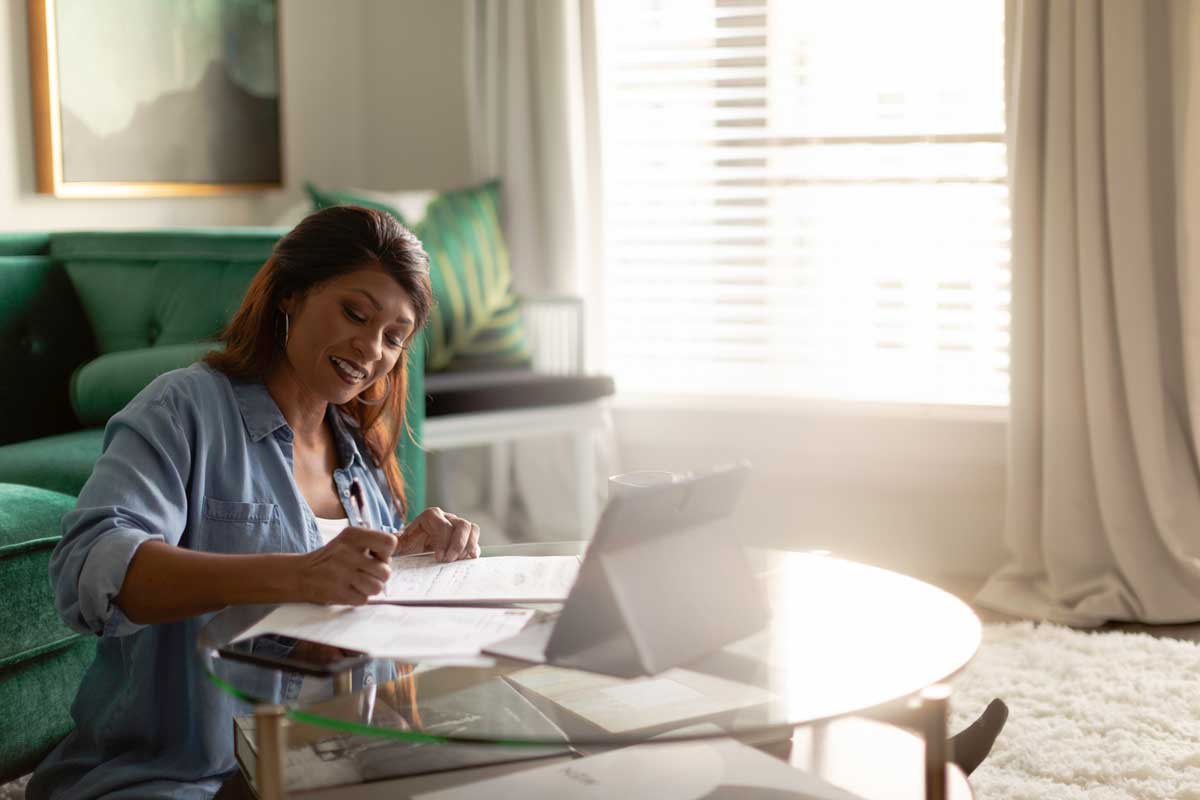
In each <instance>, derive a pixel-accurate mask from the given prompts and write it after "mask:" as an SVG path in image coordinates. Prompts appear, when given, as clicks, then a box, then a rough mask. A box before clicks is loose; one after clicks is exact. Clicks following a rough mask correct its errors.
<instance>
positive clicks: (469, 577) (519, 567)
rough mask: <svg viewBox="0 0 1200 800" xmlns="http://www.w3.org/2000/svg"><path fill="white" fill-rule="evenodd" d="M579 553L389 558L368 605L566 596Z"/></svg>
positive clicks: (535, 599) (552, 599)
mask: <svg viewBox="0 0 1200 800" xmlns="http://www.w3.org/2000/svg"><path fill="white" fill-rule="evenodd" d="M579 563H580V562H579V556H498V557H495V558H476V559H465V560H463V561H451V562H449V563H442V562H440V561H437V560H436V559H435V558H434V557H433V556H430V555H425V556H408V557H404V558H396V559H392V577H391V578H390V579H389V580H388V583H387V587H386V588H385V589H384V591H383V592H382V593H381V594H379V595H377V596H375V597H372V598H371V602H372V603H409V604H422V603H424V604H437V605H472V604H475V605H478V604H492V603H555V602H561V601H563V600H566V599H567V594H569V593H570V591H571V586H573V585H574V583H575V578H576V577H577V576H578V575H579Z"/></svg>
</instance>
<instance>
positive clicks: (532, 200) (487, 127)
mask: <svg viewBox="0 0 1200 800" xmlns="http://www.w3.org/2000/svg"><path fill="white" fill-rule="evenodd" d="M465 2H466V3H467V41H466V48H465V53H466V59H467V63H466V75H467V113H468V116H467V119H468V122H469V125H470V131H469V136H468V140H469V142H470V146H471V159H472V169H473V171H474V172H475V175H476V177H477V178H479V179H486V178H492V177H500V178H501V179H503V182H504V207H505V220H504V222H505V233H506V234H507V236H508V243H509V248H510V250H511V259H512V265H513V273H514V280H515V282H516V285H517V288H518V290H520V291H524V292H538V291H552V292H569V293H572V294H578V293H580V292H583V291H586V290H588V289H589V288H590V280H591V277H592V274H593V273H594V269H595V267H594V263H593V258H594V257H595V256H596V255H597V247H598V244H599V236H598V230H599V221H598V213H599V202H598V189H599V183H598V173H599V170H598V164H599V156H598V143H597V141H596V136H595V132H596V131H597V127H596V116H597V102H598V101H597V90H596V71H595V25H594V19H595V18H594V15H593V10H594V9H593V7H592V2H591V0H465Z"/></svg>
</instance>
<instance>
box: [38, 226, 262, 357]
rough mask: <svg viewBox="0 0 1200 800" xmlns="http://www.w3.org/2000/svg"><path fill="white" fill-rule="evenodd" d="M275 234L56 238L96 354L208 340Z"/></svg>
mask: <svg viewBox="0 0 1200 800" xmlns="http://www.w3.org/2000/svg"><path fill="white" fill-rule="evenodd" d="M282 233H283V232H282V231H277V230H274V229H267V228H259V229H255V228H242V229H238V230H236V231H229V230H220V231H212V232H211V233H206V232H203V231H187V232H181V231H171V230H163V231H146V232H139V233H130V234H124V235H113V234H111V233H110V234H103V233H62V234H55V235H54V237H53V238H52V241H51V246H50V255H51V258H53V259H54V260H55V261H59V262H61V263H62V264H63V265H64V266H65V268H66V270H67V274H68V275H69V276H70V278H71V283H72V285H73V286H74V287H75V291H76V293H77V294H78V295H79V301H80V303H81V305H82V307H83V310H84V313H85V314H86V315H87V318H88V321H89V322H90V323H91V327H92V330H93V332H94V335H95V339H96V348H97V350H98V351H99V352H100V353H101V354H105V353H114V352H119V351H122V350H138V349H141V348H145V347H153V346H165V345H175V344H185V343H188V342H195V341H198V340H202V339H213V338H214V337H215V336H216V335H217V333H218V332H219V331H220V330H221V328H222V327H223V326H224V325H225V323H226V322H228V320H229V318H230V317H231V316H232V315H233V312H234V311H236V310H237V307H238V304H239V303H240V302H241V298H242V295H244V294H245V292H246V287H247V286H249V284H250V281H251V279H252V278H253V277H254V274H255V273H256V272H257V271H258V269H259V267H261V266H262V265H263V262H265V261H266V260H267V258H269V257H270V255H271V248H272V247H274V245H275V242H276V240H277V239H278V238H279V236H280V235H281V234H282Z"/></svg>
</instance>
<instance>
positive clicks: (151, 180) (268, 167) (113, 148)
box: [27, 0, 283, 198]
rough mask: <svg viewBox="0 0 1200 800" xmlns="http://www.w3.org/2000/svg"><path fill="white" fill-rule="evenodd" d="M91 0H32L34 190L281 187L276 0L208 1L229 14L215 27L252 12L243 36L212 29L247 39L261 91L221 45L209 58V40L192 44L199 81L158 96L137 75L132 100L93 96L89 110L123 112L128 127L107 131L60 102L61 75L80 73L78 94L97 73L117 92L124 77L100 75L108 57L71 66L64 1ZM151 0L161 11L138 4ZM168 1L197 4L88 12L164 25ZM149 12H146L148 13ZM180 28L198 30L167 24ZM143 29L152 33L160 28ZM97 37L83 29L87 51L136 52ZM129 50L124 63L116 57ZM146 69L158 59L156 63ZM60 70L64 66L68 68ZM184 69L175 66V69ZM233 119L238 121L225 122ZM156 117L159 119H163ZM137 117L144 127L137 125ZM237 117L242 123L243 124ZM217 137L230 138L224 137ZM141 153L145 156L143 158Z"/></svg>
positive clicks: (166, 193)
mask: <svg viewBox="0 0 1200 800" xmlns="http://www.w3.org/2000/svg"><path fill="white" fill-rule="evenodd" d="M92 2H93V0H27V3H28V13H29V61H30V77H31V89H32V101H33V119H34V137H35V147H36V161H37V165H36V166H37V168H36V185H37V191H38V192H40V193H43V194H52V195H54V196H55V197H64V198H97V197H109V198H112V197H180V196H203V195H220V194H228V193H234V192H246V191H258V190H264V189H277V188H280V187H282V186H283V137H282V118H281V102H280V95H281V92H280V91H279V17H278V0H249V2H247V0H238V1H237V2H231V0H212V2H211V3H209V4H207V6H205V7H203V8H205V9H207V10H208V11H210V12H212V13H213V14H215V15H217V16H219V17H221V18H222V19H219V20H217V21H216V23H215V24H218V25H219V24H230V23H229V19H225V17H230V18H232V19H233V22H234V23H237V22H238V21H239V19H240V17H239V16H238V15H241V17H245V16H246V15H247V13H249V14H251V15H252V16H250V18H249V20H250V22H249V24H250V27H251V28H252V29H251V30H250V31H249V33H248V34H247V33H244V32H242V33H243V34H244V35H242V36H241V37H240V38H239V37H238V36H228V35H226V36H216V35H214V36H212V37H210V38H211V39H213V40H214V41H218V42H224V41H234V42H236V43H237V44H238V46H239V47H242V46H243V41H242V40H247V41H251V42H252V43H253V45H254V48H253V49H255V50H256V52H255V56H256V57H255V59H254V61H253V64H251V67H250V68H243V70H242V71H243V73H247V74H249V73H254V74H257V75H259V76H262V77H261V79H260V80H258V81H257V85H255V86H254V87H253V88H254V89H256V90H257V92H255V91H252V90H249V89H247V88H246V87H245V84H246V83H247V82H246V81H245V80H244V79H243V80H242V81H241V82H240V83H239V82H238V80H237V76H236V75H234V70H232V69H231V68H230V66H229V63H228V60H227V59H225V58H223V55H224V54H223V53H221V52H219V51H217V52H216V55H215V56H214V55H213V54H212V53H210V52H209V50H212V48H211V47H209V48H207V49H206V50H205V51H204V52H200V53H193V54H192V58H191V62H192V64H191V65H192V67H193V69H192V74H190V75H188V77H189V78H192V79H195V77H196V76H195V72H196V71H197V70H198V69H199V67H196V66H195V64H196V63H197V62H199V61H201V60H204V59H206V58H207V59H208V60H207V62H205V63H206V64H207V66H206V67H205V68H204V70H203V72H202V76H201V78H200V79H199V80H198V81H197V82H196V83H195V85H193V86H190V87H170V86H168V87H167V89H166V90H163V91H159V92H158V93H157V94H151V95H146V92H147V91H151V92H152V91H153V89H145V88H144V86H143V84H145V83H147V82H146V81H141V82H137V86H139V87H141V88H142V96H141V97H139V98H137V99H136V100H134V99H128V98H122V100H123V102H122V103H120V104H112V103H109V104H108V105H104V104H102V103H100V102H99V101H98V100H97V101H96V103H95V104H94V107H93V108H92V111H93V115H92V116H93V118H96V117H97V115H99V116H103V115H104V114H106V113H109V112H108V108H109V107H110V106H112V105H120V106H121V108H122V110H123V111H124V115H125V116H126V117H128V120H127V126H126V127H125V128H121V129H118V130H116V131H108V132H105V133H104V134H103V135H101V134H96V133H95V132H94V131H92V130H90V129H89V127H88V124H87V122H86V121H81V119H82V118H83V115H82V114H75V113H72V111H71V109H69V108H65V107H64V106H63V97H64V87H63V81H64V79H65V80H67V81H68V82H73V83H71V84H70V86H69V87H68V88H70V89H72V90H73V93H74V95H75V96H77V97H79V96H83V97H85V98H88V99H90V98H89V96H88V93H87V92H86V91H84V89H85V88H86V87H85V84H86V83H87V82H88V81H94V82H96V83H95V86H97V87H104V90H105V91H119V90H120V89H119V88H115V87H120V86H122V85H123V84H122V82H121V81H120V80H119V79H118V77H119V76H116V75H104V74H103V69H102V67H103V66H104V64H103V63H102V64H93V63H92V60H90V59H87V60H86V63H87V70H86V71H84V70H82V69H76V70H74V72H72V71H71V70H70V64H71V61H72V60H71V58H69V57H67V58H64V49H65V48H69V47H72V46H73V45H72V41H70V40H68V41H66V42H64V41H63V40H62V38H61V37H62V36H63V35H64V32H63V27H66V28H67V29H71V27H72V25H73V21H72V20H70V19H68V20H67V22H68V24H67V25H66V26H63V25H61V23H62V22H63V20H62V19H61V18H60V16H59V15H60V13H62V12H63V10H64V7H65V8H66V10H67V13H70V11H71V9H72V8H74V9H77V10H79V9H81V6H80V5H79V4H80V3H92ZM146 3H155V4H157V5H155V6H152V7H151V10H152V12H154V13H152V14H149V15H145V14H137V13H136V11H137V10H138V8H137V7H139V6H143V7H144V6H145V4H146ZM225 6H229V8H228V9H227V8H225ZM173 7H177V8H178V10H179V12H180V13H181V14H182V13H190V14H195V13H198V12H197V11H196V10H195V9H196V4H188V5H184V4H180V3H178V0H105V2H104V3H103V4H102V5H99V6H97V5H95V4H93V5H91V6H89V7H86V8H82V11H83V12H85V13H86V14H87V15H90V18H92V19H89V22H94V18H95V17H96V15H97V14H106V13H107V14H112V15H114V20H116V19H119V20H121V23H122V25H131V24H142V23H143V22H146V24H151V23H152V22H155V21H157V22H158V23H163V22H167V23H169V22H170V19H169V16H167V17H164V14H168V15H169V13H170V12H171V9H172V8H173ZM148 17H149V18H151V19H150V20H149V21H148V22H147V18H148ZM156 17H157V19H154V18H156ZM131 20H135V21H136V22H131ZM75 27H78V25H75ZM180 30H187V31H188V34H187V35H188V36H189V37H190V38H191V39H195V38H196V37H195V36H193V35H192V34H191V30H192V28H183V26H179V25H173V26H171V27H170V31H171V32H172V33H173V34H175V35H176V37H177V38H178V35H179V32H180ZM141 33H142V34H143V35H146V34H147V33H148V34H149V35H151V36H152V35H153V31H149V32H147V31H145V30H143V31H141ZM98 38H100V37H99V36H97V37H83V36H81V37H78V38H77V39H76V40H75V41H82V45H81V46H82V47H84V48H85V49H86V48H87V47H104V48H110V49H109V50H105V51H104V53H105V55H106V56H107V55H108V54H109V53H111V54H112V55H111V56H110V57H108V59H107V62H108V64H110V65H112V64H114V63H116V65H117V66H118V67H120V68H122V69H124V70H125V71H126V72H128V70H129V69H130V68H131V67H130V62H131V60H132V59H134V58H136V57H137V50H136V48H131V47H128V46H126V47H122V46H121V43H119V42H113V41H108V40H106V41H103V43H97V42H95V41H94V40H93V39H98ZM219 46H220V45H218V47H219ZM180 49H182V48H181V47H180V46H176V47H174V49H173V50H172V53H173V54H174V55H175V58H176V60H177V61H178V60H179V59H180V56H179V55H178V53H177V51H179V50H180ZM195 49H196V48H193V50H195ZM245 49H246V50H250V49H252V48H251V47H246V48H245ZM239 55H240V54H239ZM64 60H65V62H66V69H65V70H64ZM122 60H123V61H125V62H126V63H124V64H119V63H117V62H121V61H122ZM255 67H257V69H256V70H255ZM148 68H149V69H153V68H154V67H153V65H149V66H148ZM64 71H66V72H67V74H65V75H64ZM179 71H180V70H175V71H174V72H175V73H176V74H178V72H179ZM168 72H169V70H168ZM151 74H153V73H151ZM251 82H252V83H253V81H251ZM272 85H273V87H274V93H273V96H272V95H271V89H272ZM213 98H216V99H217V100H221V101H227V102H228V104H230V105H231V107H230V108H226V107H224V106H222V107H219V108H218V107H206V105H205V104H211V103H212V102H213ZM131 108H132V109H133V110H132V111H130V109H131ZM156 108H157V109H158V110H157V116H155V113H156ZM181 112H182V113H181ZM189 115H190V116H189ZM197 115H199V117H198V118H200V119H208V120H220V123H219V124H209V125H207V126H199V129H197V126H193V127H192V128H191V129H188V128H187V127H186V122H187V121H194V120H195V119H196V118H197ZM206 115H207V116H206ZM230 118H232V119H233V122H228V120H229V119H230ZM104 121H105V122H111V120H104ZM154 122H158V123H159V126H158V128H157V129H156V128H155V127H154V125H153V123H154ZM142 123H144V124H142ZM139 124H141V129H140V130H139V129H137V126H138V125H139ZM238 125H241V130H240V131H239V130H238V129H237V126H238ZM213 129H216V130H215V131H214V130H213ZM164 132H165V133H168V134H169V133H174V134H175V137H174V138H173V139H172V138H170V137H169V136H168V137H166V138H162V137H160V133H164ZM222 135H224V136H225V137H226V138H227V139H228V142H226V141H224V140H222V139H220V137H221V136H222ZM247 151H248V152H247ZM223 153H228V154H229V155H227V156H225V155H222V154H223ZM139 158H141V159H143V162H144V163H138V159H139Z"/></svg>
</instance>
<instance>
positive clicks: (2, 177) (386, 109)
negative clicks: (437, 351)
mask: <svg viewBox="0 0 1200 800" xmlns="http://www.w3.org/2000/svg"><path fill="white" fill-rule="evenodd" d="M25 7H26V4H25V2H24V0H4V3H3V6H2V10H0V230H43V229H64V228H153V227H168V226H193V225H201V226H203V225H259V224H271V223H273V222H276V221H278V220H279V219H281V218H282V217H283V216H285V210H286V209H289V208H294V207H296V206H297V204H298V203H301V202H302V201H303V195H302V190H301V186H302V184H303V182H304V181H305V180H313V181H315V182H317V183H323V184H326V185H331V186H367V187H371V188H384V189H387V188H430V187H450V186H455V185H459V184H461V183H463V182H465V181H466V180H467V176H468V173H467V161H468V159H467V144H466V126H465V118H466V108H465V99H464V90H463V81H462V64H463V58H462V29H461V26H462V22H463V13H464V12H463V5H462V3H460V2H453V1H452V0H446V1H445V2H443V0H336V2H330V1H329V0H281V15H280V16H281V38H282V77H283V92H284V104H283V118H284V125H283V129H284V134H283V135H284V170H285V188H284V189H283V190H278V191H270V192H257V193H248V194H237V195H229V196H226V197H218V198H163V199H139V200H63V199H57V198H53V197H46V196H43V195H38V194H36V193H35V191H34V167H33V164H34V145H33V122H32V112H31V109H30V98H29V54H28V45H27V38H26V37H27V34H26V10H25Z"/></svg>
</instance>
